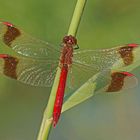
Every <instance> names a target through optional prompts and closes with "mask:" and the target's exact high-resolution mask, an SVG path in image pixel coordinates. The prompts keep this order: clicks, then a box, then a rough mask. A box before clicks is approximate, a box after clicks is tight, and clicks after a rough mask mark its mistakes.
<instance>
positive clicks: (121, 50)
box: [73, 44, 138, 73]
mask: <svg viewBox="0 0 140 140" xmlns="http://www.w3.org/2000/svg"><path fill="white" fill-rule="evenodd" d="M137 47H138V44H127V45H124V46H119V47H115V48H111V49H100V50H82V51H77V52H75V53H74V57H73V61H74V62H76V63H80V64H84V65H87V67H93V71H94V72H95V73H96V72H100V71H102V70H105V69H110V68H111V67H112V66H116V67H117V68H119V67H123V66H128V65H131V64H132V63H134V61H135V59H134V58H135V52H136V51H137Z"/></svg>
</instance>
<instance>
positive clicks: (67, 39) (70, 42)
mask: <svg viewBox="0 0 140 140" xmlns="http://www.w3.org/2000/svg"><path fill="white" fill-rule="evenodd" d="M63 43H64V44H66V45H67V46H69V47H73V46H76V45H77V39H76V38H75V37H74V36H72V35H69V36H65V37H64V38H63Z"/></svg>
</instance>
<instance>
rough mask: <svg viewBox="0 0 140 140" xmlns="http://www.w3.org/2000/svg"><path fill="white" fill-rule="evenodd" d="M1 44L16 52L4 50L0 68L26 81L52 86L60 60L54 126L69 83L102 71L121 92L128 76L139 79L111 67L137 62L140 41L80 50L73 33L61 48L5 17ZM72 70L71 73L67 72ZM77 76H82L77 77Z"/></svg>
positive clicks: (112, 88) (78, 83) (1, 24)
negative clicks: (29, 32)
mask: <svg viewBox="0 0 140 140" xmlns="http://www.w3.org/2000/svg"><path fill="white" fill-rule="evenodd" d="M0 44H1V47H2V46H5V47H9V48H10V49H12V50H13V51H14V54H15V55H10V54H0V58H1V59H0V72H1V73H2V74H3V75H6V76H8V77H10V78H13V79H16V80H18V81H21V82H23V83H25V84H29V85H33V86H42V87H50V86H52V83H53V80H54V77H55V74H56V70H57V67H58V63H59V67H60V68H61V74H60V78H59V84H58V88H57V93H56V100H55V105H54V111H53V125H54V126H55V125H56V124H57V122H58V119H59V117H60V114H61V108H62V103H63V97H64V92H65V87H66V83H67V86H68V87H70V86H72V91H74V90H76V89H78V88H79V87H80V86H81V85H83V84H84V83H85V82H86V81H88V79H90V78H91V77H92V76H93V75H94V74H96V73H99V72H100V73H101V74H100V76H99V78H98V79H99V80H100V79H107V86H106V88H105V92H117V91H120V90H122V89H123V88H127V87H128V84H127V82H128V80H127V79H129V80H130V81H132V80H133V83H137V82H136V78H135V76H134V75H133V74H131V73H129V72H124V71H111V68H112V67H113V66H114V65H115V66H117V67H118V68H119V67H120V68H121V67H125V66H128V65H131V64H133V63H134V61H135V59H134V57H135V53H134V51H136V49H137V48H138V46H139V44H126V45H123V46H119V47H114V48H111V49H100V50H80V51H79V50H78V45H77V40H76V38H75V37H73V36H71V35H69V36H65V37H64V38H63V41H62V44H61V45H60V46H61V51H60V47H59V46H58V47H54V46H53V45H51V44H50V43H47V42H45V41H42V40H39V39H36V38H33V37H31V36H30V35H28V34H26V33H25V32H24V31H22V30H21V29H20V28H18V27H16V26H15V25H13V24H11V23H9V22H4V21H1V22H0ZM68 72H69V75H70V76H67V74H68ZM108 73H109V74H108ZM76 76H77V77H78V78H75V77H76ZM67 77H68V78H67ZM73 78H74V80H73ZM67 79H68V80H67ZM66 81H67V82H66ZM71 83H72V85H71ZM91 92H92V91H91Z"/></svg>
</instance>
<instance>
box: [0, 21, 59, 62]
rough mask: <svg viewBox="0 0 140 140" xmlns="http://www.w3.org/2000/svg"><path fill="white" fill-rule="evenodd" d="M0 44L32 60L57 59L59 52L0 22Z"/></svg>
mask: <svg viewBox="0 0 140 140" xmlns="http://www.w3.org/2000/svg"><path fill="white" fill-rule="evenodd" d="M0 44H1V45H2V46H4V45H6V46H8V47H9V48H12V49H13V50H14V51H15V52H17V53H19V54H21V55H24V56H28V57H34V58H47V59H51V60H53V59H56V57H57V58H59V56H60V52H59V51H58V50H57V48H56V47H54V46H53V45H51V44H49V43H47V42H45V41H42V40H39V39H36V38H33V37H32V36H30V35H28V34H26V33H25V32H24V31H22V30H21V29H20V28H18V27H16V26H14V25H13V24H11V23H9V22H2V21H1V22H0Z"/></svg>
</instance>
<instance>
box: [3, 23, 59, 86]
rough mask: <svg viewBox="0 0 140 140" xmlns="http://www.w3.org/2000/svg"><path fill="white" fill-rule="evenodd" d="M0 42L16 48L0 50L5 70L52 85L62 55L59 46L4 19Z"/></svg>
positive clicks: (25, 80)
mask: <svg viewBox="0 0 140 140" xmlns="http://www.w3.org/2000/svg"><path fill="white" fill-rule="evenodd" d="M0 46H1V47H9V48H11V50H13V52H16V53H14V54H15V55H12V56H11V55H7V54H0V72H1V73H2V74H4V75H6V76H8V77H10V78H13V79H16V80H19V81H21V82H23V83H25V84H29V85H34V86H43V87H44V86H45V87H48V86H51V85H52V82H53V79H54V75H55V72H56V68H57V65H58V61H59V56H60V51H58V50H57V48H55V47H54V46H53V45H51V44H49V43H47V42H44V41H41V40H39V39H36V38H33V37H31V36H30V35H28V34H26V33H25V32H24V31H22V30H21V29H20V28H18V27H16V26H14V25H13V24H11V23H9V22H4V21H1V22H0Z"/></svg>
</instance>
